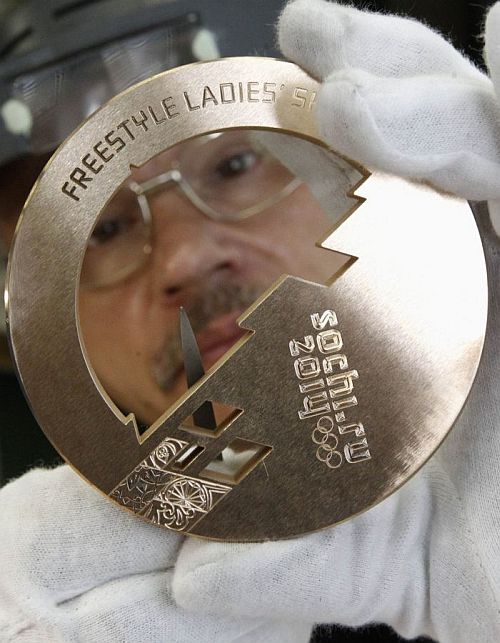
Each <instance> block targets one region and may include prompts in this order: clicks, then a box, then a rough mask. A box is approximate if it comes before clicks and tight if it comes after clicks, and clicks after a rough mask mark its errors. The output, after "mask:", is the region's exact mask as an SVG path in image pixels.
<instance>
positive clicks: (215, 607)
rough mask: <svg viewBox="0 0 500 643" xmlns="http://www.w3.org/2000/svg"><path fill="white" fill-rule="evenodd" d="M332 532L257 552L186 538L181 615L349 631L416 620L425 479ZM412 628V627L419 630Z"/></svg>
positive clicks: (177, 574)
mask: <svg viewBox="0 0 500 643" xmlns="http://www.w3.org/2000/svg"><path fill="white" fill-rule="evenodd" d="M409 488H410V491H409V492H407V493H406V498H402V497H401V496H399V495H398V494H396V495H394V496H392V497H391V498H389V499H388V500H386V501H385V502H384V503H381V504H380V505H378V506H377V507H375V508H373V509H372V510H370V511H368V512H366V513H364V514H363V515H362V516H359V517H357V518H355V519H353V520H351V521H348V522H347V523H344V524H342V525H339V526H337V527H334V528H332V529H329V530H326V531H322V532H318V533H316V534H312V535H308V536H304V537H301V538H297V539H293V540H285V541H277V542H266V543H261V544H254V545H252V544H218V543H200V542H199V541H195V540H192V541H191V540H189V539H188V540H186V542H185V543H184V544H183V546H182V548H181V550H180V553H179V557H178V560H177V564H176V567H175V570H174V579H173V585H172V587H173V592H174V598H175V600H176V601H177V603H178V604H179V605H181V606H183V607H186V608H188V607H189V606H190V607H191V609H199V610H200V611H203V612H205V613H209V614H223V613H224V610H227V612H229V613H232V614H236V615H241V616H250V615H259V616H261V617H263V618H272V617H274V618H282V619H286V618H294V619H297V620H303V621H310V620H311V619H312V620H314V621H315V622H318V623H332V622H335V623H340V624H344V625H348V626H359V625H362V624H365V623H368V622H370V621H374V620H381V621H383V622H386V623H394V622H395V620H396V619H397V618H399V617H400V616H401V613H402V612H408V613H412V614H413V616H412V619H418V620H419V621H422V619H423V612H424V611H425V602H426V595H427V587H426V583H427V580H426V577H425V561H424V557H425V556H424V552H423V546H424V545H423V543H424V542H425V533H426V531H427V529H428V527H429V522H428V521H429V518H430V514H431V512H432V501H431V499H430V497H429V495H428V488H427V487H426V484H425V481H423V484H422V482H420V483H419V481H417V482H415V481H412V483H411V484H410V487H409ZM420 624H421V623H420Z"/></svg>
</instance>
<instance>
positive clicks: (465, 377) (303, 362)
mask: <svg viewBox="0 0 500 643" xmlns="http://www.w3.org/2000/svg"><path fill="white" fill-rule="evenodd" d="M207 87H208V88H209V90H210V94H211V95H213V96H215V97H216V100H215V101H213V100H205V99H204V95H205V96H206V95H207V90H206V88H207ZM317 90H318V84H317V82H316V81H314V80H313V79H311V78H310V77H308V76H307V75H306V74H305V73H304V72H303V71H302V70H301V69H299V68H298V67H296V66H295V65H293V64H290V63H285V62H281V61H276V60H271V59H256V58H247V59H226V60H219V61H214V62H209V63H202V64H197V65H189V66H186V67H182V68H179V69H176V70H172V71H170V72H166V73H164V74H160V75H159V76H156V77H154V78H152V79H150V80H148V81H145V82H144V83H141V84H140V85H138V86H136V87H134V88H131V89H130V90H128V91H127V92H125V93H123V94H121V95H120V96H118V97H116V98H115V99H113V100H112V101H111V102H110V103H108V104H107V105H106V106H105V107H104V108H102V109H101V110H99V111H98V112H97V113H96V114H95V115H94V116H92V117H91V118H90V119H89V120H88V121H87V122H86V123H85V124H84V125H82V126H81V127H80V128H79V129H78V130H77V131H76V132H75V133H74V134H73V136H72V137H71V138H70V139H69V140H68V141H66V142H65V143H64V144H63V145H62V146H61V148H60V149H59V151H58V152H57V153H56V155H55V156H54V157H53V159H52V160H51V162H50V163H49V165H48V166H47V168H46V169H45V170H44V172H43V174H42V176H41V177H40V179H39V181H38V183H37V184H36V186H35V188H34V190H33V192H32V194H31V196H30V199H29V201H28V203H27V205H26V207H25V210H24V213H23V216H22V220H21V222H20V225H19V228H18V231H17V235H16V241H15V244H14V248H13V251H12V254H11V258H10V264H9V275H8V291H7V292H8V294H7V297H8V324H9V330H10V336H11V342H12V347H13V352H14V356H15V360H16V363H17V367H18V370H19V373H20V378H21V380H22V383H23V386H24V389H25V391H26V394H27V396H28V399H29V402H30V404H31V406H32V408H33V410H34V412H35V415H36V417H37V419H38V421H39V422H40V424H41V426H42V427H43V429H44V431H45V432H46V433H47V435H48V436H49V438H50V439H51V441H52V442H53V443H54V444H55V446H56V447H57V448H58V449H59V451H60V452H61V453H62V455H63V456H64V457H65V458H66V459H67V461H68V462H69V463H70V464H71V465H72V466H73V467H74V468H75V470H76V471H77V472H78V473H79V474H80V475H82V476H83V477H84V478H86V479H87V480H88V481H89V482H90V483H92V484H93V485H94V486H95V487H96V488H98V489H99V490H100V491H101V492H102V493H104V494H106V495H109V496H110V497H111V498H112V499H114V500H115V501H116V502H118V503H119V504H121V505H122V506H124V507H125V508H128V509H129V510H131V511H133V512H135V513H137V514H138V515H140V516H142V517H143V518H145V519H147V520H149V521H151V522H153V523H156V524H160V525H162V526H164V527H168V528H171V529H175V530H177V531H181V532H182V533H185V534H194V535H198V536H202V537H207V538H214V539H221V540H235V541H259V540H264V539H277V538H286V537H291V536H296V535H298V534H302V533H305V532H310V531H313V530H317V529H321V528H324V527H327V526H329V525H332V524H335V523H338V522H340V521H343V520H346V519H348V518H349V517H351V516H353V515H355V514H357V513H359V512H361V511H363V510H365V509H367V508H369V507H371V506H372V505H373V504H375V503H377V502H379V501H380V500H382V499H383V498H385V497H386V496H388V495H389V494H390V493H392V492H393V491H395V490H396V489H397V488H398V487H399V486H400V485H401V484H403V482H404V481H405V480H407V479H408V478H409V477H410V476H411V475H413V474H414V473H415V472H416V471H417V470H418V469H419V467H421V466H422V464H423V463H424V462H425V461H426V459H427V458H429V456H430V455H431V454H432V453H433V452H434V450H435V449H436V448H437V447H438V446H439V444H440V443H441V441H442V440H443V438H444V437H445V436H446V434H447V432H448V430H449V429H450V427H451V426H452V425H453V422H454V421H455V419H456V417H457V415H458V414H459V412H460V410H461V408H462V406H463V404H464V402H465V400H466V397H467V395H468V392H469V390H470V387H471V385H472V382H473V380H474V376H475V373H476V370H477V366H478V363H479V359H480V355H481V350H482V346H483V341H484V333H485V325H486V317H487V281H486V271H485V265H484V257H483V252H482V247H481V242H480V238H479V234H478V231H477V228H476V226H475V222H474V219H473V216H472V214H471V211H470V208H469V206H468V205H467V203H465V202H464V201H462V200H459V199H455V198H452V197H450V196H447V195H443V194H439V193H437V192H435V191H433V190H432V189H431V188H429V187H427V186H423V185H416V184H411V183H408V182H405V181H403V180H401V179H398V178H394V177H388V176H382V175H377V174H372V175H370V174H369V173H368V172H366V171H363V175H364V177H365V179H364V181H363V182H361V184H360V185H358V186H357V188H356V189H355V196H356V197H357V199H358V206H357V207H355V208H354V209H353V211H352V212H350V213H348V216H346V217H344V219H343V220H342V221H341V223H340V224H338V225H337V227H336V228H335V229H334V230H332V231H331V233H329V234H328V235H327V237H326V238H325V239H323V240H322V246H323V247H324V248H330V249H335V250H337V251H339V252H342V253H344V254H346V255H349V256H351V257H352V259H351V261H350V263H349V265H348V267H347V269H345V270H343V271H342V272H341V273H340V274H336V275H333V276H332V279H331V280H330V283H329V284H328V285H323V284H318V283H312V282H308V281H304V280H301V279H297V278H294V277H290V276H284V277H282V278H281V279H279V280H278V281H277V282H276V283H274V284H273V285H272V286H271V288H269V289H268V290H267V291H266V293H264V294H263V295H262V296H261V297H259V299H258V300H257V301H256V302H255V304H254V305H253V306H252V307H251V308H250V309H248V310H247V311H246V313H245V314H244V315H243V316H242V317H241V318H240V322H239V323H240V325H241V327H242V328H244V329H245V330H246V331H247V333H246V335H245V336H244V337H242V338H241V339H240V340H239V341H238V342H237V344H236V345H235V346H234V347H233V348H232V349H231V350H230V351H229V352H228V353H227V354H226V355H225V356H224V357H223V358H222V359H221V360H219V362H218V363H217V364H215V365H214V366H213V367H212V368H210V369H209V370H208V371H207V372H206V374H205V375H204V376H203V377H202V378H201V379H200V380H199V381H198V382H197V383H196V384H194V385H193V386H192V387H191V388H190V389H189V390H188V391H187V392H186V393H185V394H184V395H183V396H182V397H181V398H180V399H179V400H178V401H177V402H176V403H175V404H173V405H172V406H171V407H170V408H169V409H166V411H165V413H164V414H163V416H162V417H161V418H159V420H158V421H157V422H155V423H154V424H153V425H152V426H151V427H149V429H148V430H147V431H146V432H145V433H143V434H142V435H140V434H139V432H138V430H137V426H136V421H135V418H134V416H133V415H129V416H127V417H125V416H124V415H123V414H122V413H121V412H120V410H119V409H118V408H117V407H116V406H115V405H114V404H113V402H112V401H111V400H110V399H109V397H108V396H107V394H106V393H105V391H104V390H103V388H102V386H101V385H100V383H99V381H98V379H97V377H96V375H95V373H94V372H93V370H92V368H91V366H90V364H89V361H88V358H87V356H86V354H85V351H84V348H83V343H82V340H81V331H80V328H79V321H78V306H77V296H76V293H77V287H78V283H79V274H80V268H81V264H82V259H83V255H84V252H85V247H86V243H87V239H88V237H89V235H90V233H91V230H92V228H93V225H94V222H95V220H96V218H97V217H98V215H99V213H100V211H101V210H102V208H103V207H104V205H105V204H106V202H107V201H108V200H109V198H110V197H111V196H112V194H113V193H114V191H115V190H116V188H117V186H118V185H120V184H121V183H122V182H123V181H124V180H125V179H126V177H127V176H128V175H129V172H130V169H129V168H130V165H135V166H140V165H142V164H143V163H145V162H146V161H147V160H149V159H150V158H152V157H153V156H155V155H156V154H158V153H159V152H161V151H163V150H165V149H166V148H169V147H171V146H172V145H174V144H176V143H178V142H180V141H183V140H185V139H187V138H190V137H192V136H195V135H199V134H203V133H207V132H210V131H219V130H223V129H226V128H236V127H243V128H264V129H270V130H276V131H284V132H288V133H290V134H295V135H297V136H300V137H304V138H306V139H308V140H310V141H313V142H316V143H318V144H319V145H321V144H322V142H321V140H320V138H319V136H318V134H317V132H316V129H315V121H314V108H315V107H314V98H315V95H316V92H317ZM140 110H143V111H146V112H148V113H150V110H153V111H154V112H155V114H156V115H157V116H158V115H159V114H161V117H162V118H158V117H157V118H156V121H158V122H157V123H156V124H154V125H152V126H151V127H149V128H148V129H147V131H146V130H141V131H139V130H138V131H137V134H136V136H135V137H134V138H133V140H132V138H130V140H127V144H126V146H125V147H124V148H123V149H121V150H120V152H119V153H112V154H111V152H109V151H108V153H107V154H102V151H103V149H104V147H105V146H106V145H105V141H106V137H107V136H108V138H109V133H110V132H112V131H116V128H117V126H118V125H119V124H120V123H123V122H125V121H127V119H130V118H131V115H133V114H137V113H139V112H140ZM99 152H100V153H101V154H100V153H99ZM103 157H106V158H107V160H105V159H104V158H103ZM207 401H210V402H214V403H219V404H223V405H225V406H227V407H231V408H232V409H233V412H232V413H230V414H229V415H228V416H227V417H226V418H225V419H224V420H223V421H221V422H220V423H219V425H218V426H217V428H216V429H215V430H209V429H203V428H200V427H196V426H194V427H193V426H192V425H188V424H187V423H186V418H188V417H189V416H192V415H193V414H194V413H195V412H196V411H197V410H198V409H199V408H200V407H202V405H203V404H204V403H205V402H207Z"/></svg>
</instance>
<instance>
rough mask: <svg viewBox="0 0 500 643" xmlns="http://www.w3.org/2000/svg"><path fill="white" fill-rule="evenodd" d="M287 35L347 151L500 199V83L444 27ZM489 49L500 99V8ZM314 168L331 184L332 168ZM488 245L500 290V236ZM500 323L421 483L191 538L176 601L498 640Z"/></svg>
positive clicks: (373, 19)
mask: <svg viewBox="0 0 500 643" xmlns="http://www.w3.org/2000/svg"><path fill="white" fill-rule="evenodd" d="M279 38H280V44H281V47H282V50H283V52H284V54H285V55H286V56H287V57H288V58H290V59H291V60H294V61H295V62H297V63H299V64H301V65H302V66H304V67H305V68H306V69H308V70H309V71H310V72H311V73H312V74H313V75H315V76H317V77H319V78H322V79H324V83H323V87H322V89H321V92H320V95H319V97H318V105H317V115H318V120H319V128H320V131H321V133H322V135H323V136H324V138H325V139H326V140H327V141H328V142H329V143H330V144H331V145H332V147H333V148H334V149H336V150H338V151H340V152H342V153H343V154H345V155H346V156H347V157H350V158H352V159H354V160H357V161H360V162H361V163H363V164H365V165H367V166H368V167H369V168H377V169H380V170H385V171H388V172H392V173H396V174H400V175H403V176H406V177H409V178H412V179H416V180H422V181H426V182H429V183H432V184H434V185H435V186H437V187H440V188H441V189H444V190H448V191H451V192H454V193H456V194H458V195H461V196H464V197H468V198H471V199H498V198H500V110H499V108H498V101H497V97H496V94H495V89H494V86H493V84H492V82H491V81H490V80H488V78H487V77H485V76H483V75H482V74H481V73H480V72H479V71H477V70H476V69H475V68H474V67H473V66H472V65H471V64H470V63H469V62H468V61H467V60H465V59H464V58H463V57H462V56H461V55H460V54H459V53H458V52H456V51H455V50H454V49H453V48H452V47H451V45H449V44H448V43H446V42H445V41H444V40H443V39H442V38H440V37H439V36H438V35H436V34H435V33H434V32H432V31H430V30H429V29H427V28H426V27H424V26H423V25H420V24H418V23H417V22H415V21H412V20H405V19H401V18H396V17H390V16H381V15H375V14H371V13H365V12H360V11H357V10H355V9H352V8H347V7H343V6H339V5H336V4H333V3H325V2H319V1H317V0H314V1H313V0H308V1H307V0H298V1H297V2H294V3H292V4H290V5H289V6H288V7H287V8H286V9H285V12H284V14H283V16H282V18H281V21H280V26H279ZM486 39H487V43H486V58H487V61H488V64H489V67H490V70H491V73H492V78H493V80H494V82H495V83H497V82H498V83H499V84H498V87H499V91H500V4H497V5H496V6H495V7H494V8H493V10H492V11H491V12H490V15H489V18H488V22H487V26H486ZM309 161H310V163H311V164H313V165H314V163H316V162H317V158H313V159H312V160H311V159H309ZM309 169H310V172H309V175H310V176H315V175H316V176H318V175H321V168H320V167H311V168H309ZM452 240H453V233H452V231H450V243H451V242H452ZM488 243H489V244H490V245H489V247H488V248H487V250H488V252H489V253H490V255H491V258H493V259H495V257H496V260H495V261H496V264H493V270H494V272H493V273H492V274H491V275H490V287H491V288H493V289H495V286H496V285H497V284H498V279H499V278H500V263H499V260H498V257H499V253H498V240H497V239H495V238H494V237H493V236H490V238H489V242H488ZM495 244H496V245H495ZM499 321H500V304H499V302H498V298H497V300H496V301H493V302H492V304H491V310H490V328H489V335H488V338H487V341H486V345H485V349H484V357H483V361H482V364H481V367H480V370H479V373H478V377H477V379H476V382H475V385H474V387H473V390H472V393H471V395H470V397H469V400H468V402H467V404H466V406H465V408H464V411H463V413H462V415H461V417H460V418H459V420H458V421H457V423H456V425H455V427H454V429H453V431H452V433H451V434H450V436H449V437H448V438H447V440H446V441H445V443H444V444H443V445H442V447H441V448H440V449H439V451H438V452H437V453H436V454H435V455H434V456H433V458H432V459H431V460H430V461H429V463H428V464H427V465H426V466H425V467H424V468H423V469H422V471H421V472H420V473H419V474H417V475H416V476H415V477H414V479H413V480H411V481H410V482H409V483H408V484H407V485H406V486H404V487H403V488H402V489H401V490H400V491H399V492H398V493H396V494H394V495H393V496H392V497H390V498H389V499H387V500H386V501H384V502H382V503H381V504H380V505H378V506H377V507H375V508H373V509H372V510H370V511H368V512H366V513H365V514H363V515H361V516H359V517H357V518H355V519H353V520H351V521H349V522H347V523H345V524H342V525H340V526H338V527H335V528H333V529H330V530H327V531H324V532H319V533H317V534H313V535H310V536H307V537H303V538H299V539H294V540H291V541H282V542H276V543H264V544H259V545H236V544H232V545H224V544H217V543H209V544H207V543H200V542H199V541H195V540H188V541H186V543H185V544H184V545H183V546H182V548H181V550H180V553H179V557H178V560H177V564H176V568H175V571H174V579H173V590H174V596H175V598H176V600H177V602H178V603H179V604H180V605H184V606H186V607H187V606H189V607H190V608H191V609H193V608H195V609H199V610H200V611H202V612H204V613H206V614H213V615H221V616H222V615H226V616H227V614H229V613H230V614H233V615H239V616H245V615H246V616H250V615H252V616H256V615H259V616H261V617H264V618H265V617H271V616H275V617H278V618H282V619H287V618H294V619H302V620H304V621H305V620H311V619H312V620H314V621H316V622H322V623H332V622H336V623H340V624H344V625H348V626H360V625H363V624H366V623H369V622H374V621H378V622H385V623H388V624H390V625H392V626H393V627H394V628H395V629H396V630H397V631H398V632H400V633H401V634H402V635H403V636H407V637H415V636H418V635H422V634H424V635H429V636H431V637H433V638H436V639H438V640H439V641H440V643H459V642H460V641H464V642H465V641H466V642H467V643H471V642H477V643H479V642H481V643H483V642H486V641H488V642H490V641H491V642H493V641H499V640H500V544H499V538H498V534H499V533H500V501H499V492H498V489H499V485H500V471H499V468H498V461H499V459H500V388H499V387H498V382H499V381H500V355H499V352H498V341H497V337H498V324H499ZM495 332H496V333H497V337H495V335H494V333H495Z"/></svg>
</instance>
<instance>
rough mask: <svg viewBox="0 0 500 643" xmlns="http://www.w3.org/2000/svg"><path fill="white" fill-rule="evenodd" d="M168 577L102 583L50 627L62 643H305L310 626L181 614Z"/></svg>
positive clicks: (60, 612) (62, 609) (61, 610)
mask: <svg viewBox="0 0 500 643" xmlns="http://www.w3.org/2000/svg"><path fill="white" fill-rule="evenodd" d="M171 577H172V572H171V571H167V572H151V573H149V574H138V575H135V576H130V577H126V578H120V579H117V580H114V581H111V582H109V583H105V584H104V585H101V586H99V587H96V588H95V589H93V590H91V591H89V592H86V593H85V594H83V595H81V596H78V597H76V598H74V599H73V600H70V601H66V602H65V603H63V604H61V605H59V606H58V609H57V611H56V613H55V616H54V618H53V621H54V622H56V623H58V626H59V629H60V631H61V632H62V633H63V634H64V635H65V637H67V638H65V640H72V637H74V636H75V634H76V633H78V635H79V638H78V640H79V641H82V642H87V641H88V642H90V641H122V642H123V643H128V642H130V643H133V642H135V641H175V642H176V643H192V641H196V642H197V643H213V641H217V643H231V642H232V641H238V643H241V642H245V641H246V642H247V643H251V642H252V643H258V642H262V643H268V642H269V643H270V642H272V643H282V642H283V641H290V642H291V643H305V642H307V641H309V637H310V633H311V629H312V626H311V625H307V624H303V623H300V624H297V623H290V622H288V623H284V622H278V621H274V620H263V619H261V618H255V619H253V618H247V617H237V616H232V615H230V616H227V617H225V616H217V617H215V616H210V615H207V614H203V613H199V611H198V610H196V609H193V610H190V609H189V608H188V609H183V608H180V607H178V606H177V605H176V603H175V601H174V599H173V598H172V596H171V589H170V588H171Z"/></svg>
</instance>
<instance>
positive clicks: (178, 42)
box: [0, 14, 219, 164]
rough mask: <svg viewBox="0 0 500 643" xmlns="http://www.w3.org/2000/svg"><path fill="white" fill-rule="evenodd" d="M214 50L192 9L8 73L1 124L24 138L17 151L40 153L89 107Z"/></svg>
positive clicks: (57, 140) (74, 124)
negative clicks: (153, 25) (182, 15)
mask: <svg viewBox="0 0 500 643" xmlns="http://www.w3.org/2000/svg"><path fill="white" fill-rule="evenodd" d="M218 55H219V54H218V49H217V43H216V38H215V35H214V34H212V33H211V32H210V31H208V30H207V29H205V28H202V27H201V25H200V24H199V22H198V21H197V16H196V14H190V15H188V16H186V18H185V19H184V20H180V21H178V22H177V23H173V24H172V23H170V24H168V25H167V26H165V25H164V26H162V27H159V28H156V29H149V30H148V31H147V32H143V33H136V34H134V35H133V36H127V37H125V38H123V39H120V40H115V41H113V42H111V43H108V44H106V45H103V46H101V47H99V48H96V49H90V50H85V51H83V52H80V53H78V54H77V55H73V56H71V57H69V58H66V59H64V60H61V61H59V62H57V63H54V64H51V65H47V66H44V67H40V68H38V69H36V70H34V71H30V72H27V73H20V74H19V75H17V76H15V77H14V78H12V79H10V80H9V81H8V83H7V84H6V85H4V87H2V88H1V93H2V94H4V97H3V101H2V102H3V105H2V108H1V116H2V117H3V118H2V119H1V120H3V127H4V128H5V129H6V131H7V134H10V135H13V136H15V138H16V139H17V140H18V142H20V141H19V139H22V144H21V148H22V149H20V150H19V151H20V152H21V151H22V153H32V154H42V153H44V152H47V151H50V150H53V149H55V148H56V147H57V146H58V145H59V143H60V142H61V141H62V140H63V139H64V138H66V137H67V136H68V135H69V133H70V132H72V131H73V130H74V129H75V128H76V127H77V126H78V125H79V124H80V123H81V122H82V121H83V120H84V119H85V118H87V117H88V116H89V115H90V114H92V112H94V111H95V110H96V109H97V108H98V107H100V106H101V105H102V104H103V103H105V102H106V101H107V100H108V99H110V98H111V97H112V96H114V95H116V94H117V93H119V92H121V91H123V90H124V89H127V88H128V87H130V86H131V85H133V84H135V83H137V82H140V81H141V80H144V79H146V78H148V77H150V76H152V75H154V74H157V73H159V72H161V71H164V70H166V69H169V68H171V67H176V66H179V65H183V64H186V63H189V62H193V61H196V60H207V59H213V58H216V57H218ZM5 152H6V150H4V155H3V156H4V157H5ZM0 156H1V155H0ZM10 156H14V154H12V152H11V154H10ZM3 160H4V161H5V160H7V159H5V158H4V159H3ZM1 163H2V159H1V158H0V164H1Z"/></svg>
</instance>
